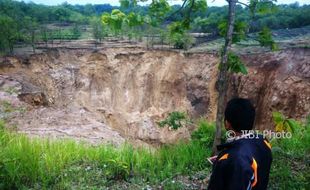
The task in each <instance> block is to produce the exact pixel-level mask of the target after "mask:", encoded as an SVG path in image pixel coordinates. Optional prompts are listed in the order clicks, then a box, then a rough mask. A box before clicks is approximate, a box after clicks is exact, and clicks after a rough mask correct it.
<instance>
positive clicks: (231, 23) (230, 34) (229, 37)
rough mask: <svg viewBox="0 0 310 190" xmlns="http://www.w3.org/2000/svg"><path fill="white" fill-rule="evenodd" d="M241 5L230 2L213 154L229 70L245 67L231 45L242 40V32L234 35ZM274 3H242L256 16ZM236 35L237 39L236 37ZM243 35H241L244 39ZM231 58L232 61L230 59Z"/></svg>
mask: <svg viewBox="0 0 310 190" xmlns="http://www.w3.org/2000/svg"><path fill="white" fill-rule="evenodd" d="M237 3H240V2H239V1H238V0H228V22H227V30H226V37H225V44H224V47H223V50H222V53H221V62H220V67H219V68H220V72H219V76H218V80H217V84H218V86H217V87H218V105H217V114H216V132H215V138H214V142H213V148H212V149H213V153H214V154H216V153H217V148H216V147H217V145H219V144H220V143H221V129H222V124H223V120H224V108H225V101H226V92H227V88H228V71H229V69H230V70H231V71H234V70H232V69H231V68H232V65H235V66H236V64H237V65H239V66H241V67H243V64H240V60H239V59H238V58H237V56H236V55H235V54H232V51H231V45H232V43H233V42H238V41H239V40H240V39H241V38H240V31H237V35H238V33H239V37H238V36H237V37H236V34H235V33H234V27H235V24H236V23H235V17H236V16H235V13H236V4H237ZM269 3H272V1H268V0H262V1H260V0H251V1H250V4H249V5H247V4H244V3H241V4H243V5H245V6H247V7H249V10H250V13H251V14H254V12H255V10H256V9H257V8H260V9H261V11H263V10H264V9H268V6H264V5H266V4H269ZM236 28H237V29H239V30H240V29H244V28H245V27H240V28H238V27H236ZM234 35H235V37H234ZM242 36H243V35H241V37H242ZM229 58H230V59H229ZM232 60H234V61H235V63H234V64H233V63H230V61H232ZM239 70H240V72H244V73H246V72H245V71H244V69H243V68H240V69H239Z"/></svg>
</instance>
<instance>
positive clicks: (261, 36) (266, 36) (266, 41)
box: [258, 27, 277, 50]
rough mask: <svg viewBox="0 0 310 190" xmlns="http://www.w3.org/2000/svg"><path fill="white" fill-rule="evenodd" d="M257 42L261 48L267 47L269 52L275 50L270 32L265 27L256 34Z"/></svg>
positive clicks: (275, 45)
mask: <svg viewBox="0 0 310 190" xmlns="http://www.w3.org/2000/svg"><path fill="white" fill-rule="evenodd" d="M258 41H259V43H260V45H261V46H268V47H270V49H271V50H277V44H276V43H275V42H274V40H273V39H272V33H271V30H270V29H269V28H267V27H264V28H263V29H262V30H261V31H260V32H259V33H258Z"/></svg>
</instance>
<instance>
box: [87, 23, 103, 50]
mask: <svg viewBox="0 0 310 190" xmlns="http://www.w3.org/2000/svg"><path fill="white" fill-rule="evenodd" d="M90 24H91V27H92V34H93V37H94V38H95V40H96V41H95V47H96V48H97V44H98V42H101V40H102V39H103V38H104V37H105V35H106V34H105V33H104V26H103V23H102V22H101V20H100V18H98V17H93V18H92V19H91V20H90Z"/></svg>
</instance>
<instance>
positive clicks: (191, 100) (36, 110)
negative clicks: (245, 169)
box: [0, 48, 310, 144]
mask: <svg viewBox="0 0 310 190" xmlns="http://www.w3.org/2000/svg"><path fill="white" fill-rule="evenodd" d="M243 60H244V62H246V63H247V65H248V66H249V74H248V75H247V76H238V75H235V76H233V77H232V79H231V80H230V90H229V97H232V96H233V94H234V95H238V96H241V97H247V98H250V99H252V101H253V103H254V104H255V106H256V109H257V118H256V127H257V128H261V129H262V128H273V123H272V121H271V112H272V111H282V112H283V113H284V114H285V115H287V116H289V117H294V118H298V119H302V118H305V117H306V116H307V115H309V114H310V112H309V110H310V88H309V87H310V65H309V63H310V61H309V60H310V58H309V50H308V49H294V50H286V51H282V52H276V53H265V54H255V55H246V56H245V55H244V56H243ZM0 62H1V64H0V97H1V101H3V100H5V101H9V102H12V103H13V104H14V105H16V106H17V107H25V108H26V110H27V111H26V112H23V113H20V114H13V115H11V116H10V122H11V123H12V124H16V125H17V128H18V130H19V131H20V132H23V133H27V134H30V135H34V136H49V137H55V138H59V137H70V138H75V139H78V140H86V141H90V142H93V143H100V142H111V143H113V144H120V143H123V142H125V141H126V140H129V141H131V142H133V143H137V144H145V143H152V144H154V143H172V142H175V141H176V140H177V139H180V138H182V139H184V138H185V139H186V138H189V134H190V130H192V128H191V127H188V128H183V129H180V130H178V131H176V132H175V131H169V130H168V129H166V128H165V129H160V128H158V126H157V124H156V122H157V121H160V120H161V119H163V118H164V117H165V116H167V114H168V113H169V112H171V111H185V112H187V113H188V114H189V115H190V116H191V117H192V118H199V117H207V118H209V119H210V120H214V119H215V113H216V105H217V102H216V99H217V93H216V91H215V88H214V86H215V82H216V76H217V70H218V69H217V63H218V62H219V60H218V57H217V56H216V55H213V54H206V53H180V52H173V51H159V50H156V51H155V50H153V51H151V50H145V49H142V48H130V49H128V48H108V49H103V50H100V51H92V50H83V49H76V50H68V49H60V48H59V49H51V50H48V51H47V52H44V53H40V54H36V55H31V56H30V57H28V58H19V57H7V58H1V59H0ZM8 89H11V90H10V91H8ZM12 89H13V90H12Z"/></svg>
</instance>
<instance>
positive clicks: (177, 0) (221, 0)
mask: <svg viewBox="0 0 310 190" xmlns="http://www.w3.org/2000/svg"><path fill="white" fill-rule="evenodd" d="M20 1H21V0H20ZM23 1H25V2H30V1H32V2H34V3H37V4H45V5H58V4H61V3H63V2H65V1H67V2H68V3H69V4H80V5H84V4H87V3H90V4H111V5H119V1H118V0H23ZM212 1H213V0H207V3H208V6H222V5H226V4H227V2H226V1H225V0H215V1H214V2H212ZM169 2H170V4H181V2H182V1H181V0H169ZM241 2H247V0H241ZM294 2H298V3H299V4H300V5H303V4H310V1H309V0H278V2H277V4H291V3H294Z"/></svg>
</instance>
